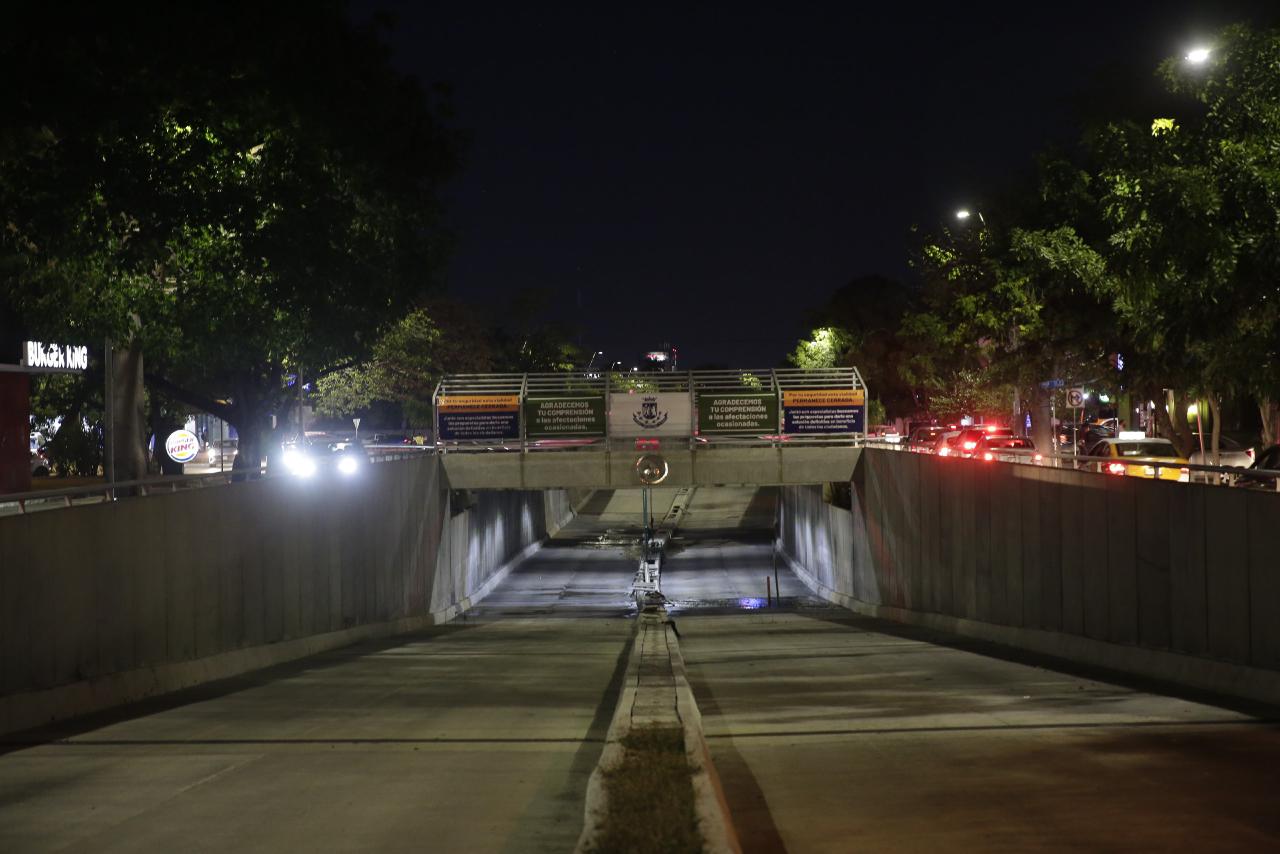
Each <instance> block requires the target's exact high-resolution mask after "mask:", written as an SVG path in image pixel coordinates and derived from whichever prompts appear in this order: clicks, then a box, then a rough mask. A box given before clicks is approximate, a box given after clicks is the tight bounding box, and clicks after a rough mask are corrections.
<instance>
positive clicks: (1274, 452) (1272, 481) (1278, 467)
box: [1235, 445, 1280, 491]
mask: <svg viewBox="0 0 1280 854" xmlns="http://www.w3.org/2000/svg"><path fill="white" fill-rule="evenodd" d="M1264 471H1266V472H1280V445H1272V446H1271V447H1270V448H1265V449H1263V450H1262V451H1261V452H1260V453H1258V455H1257V458H1256V459H1255V460H1254V461H1253V465H1251V466H1249V468H1247V469H1245V470H1244V471H1242V472H1240V474H1239V475H1237V476H1236V482H1235V485H1236V486H1242V487H1245V488H1246V489H1267V490H1276V491H1280V476H1277V475H1272V474H1262V472H1264Z"/></svg>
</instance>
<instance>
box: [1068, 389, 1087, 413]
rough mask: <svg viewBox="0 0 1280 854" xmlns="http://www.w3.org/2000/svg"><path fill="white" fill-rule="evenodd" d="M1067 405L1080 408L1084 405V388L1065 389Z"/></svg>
mask: <svg viewBox="0 0 1280 854" xmlns="http://www.w3.org/2000/svg"><path fill="white" fill-rule="evenodd" d="M1067 406H1069V407H1071V408H1072V409H1080V408H1081V407H1083V406H1084V389H1082V388H1069V389H1067Z"/></svg>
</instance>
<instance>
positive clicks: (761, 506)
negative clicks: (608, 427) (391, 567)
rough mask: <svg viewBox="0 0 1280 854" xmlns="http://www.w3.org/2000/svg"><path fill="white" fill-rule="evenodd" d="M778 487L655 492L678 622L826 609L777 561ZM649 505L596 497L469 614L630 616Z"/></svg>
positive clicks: (619, 495) (666, 582) (608, 494)
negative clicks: (718, 614) (691, 617)
mask: <svg viewBox="0 0 1280 854" xmlns="http://www.w3.org/2000/svg"><path fill="white" fill-rule="evenodd" d="M779 498H780V493H779V490H778V488H777V487H773V486H732V487H729V486H723V487H693V488H675V487H652V488H650V494H649V499H648V509H649V513H650V516H651V518H652V521H653V524H654V526H655V529H656V530H657V531H658V532H659V535H660V536H662V537H664V539H665V540H666V546H665V549H664V558H663V564H662V577H661V578H662V580H661V591H662V593H663V595H664V596H665V597H666V599H667V602H668V608H669V610H670V611H672V612H673V613H690V612H695V611H706V610H716V611H724V610H728V611H737V610H744V611H754V610H758V609H763V608H769V607H788V608H795V607H809V606H820V605H821V604H822V603H821V602H820V600H818V599H816V598H815V597H813V595H812V594H811V593H810V591H809V590H808V589H807V588H806V587H805V586H804V584H803V583H802V582H801V581H800V580H799V579H798V578H797V577H796V576H795V575H794V574H793V573H792V572H791V570H790V569H789V568H787V566H786V565H785V563H783V562H781V561H779V560H778V559H777V558H776V557H775V554H774V529H775V523H776V517H777V509H778V501H779ZM644 510H645V499H644V497H643V493H642V490H641V489H639V488H627V489H599V490H595V491H593V492H591V493H590V494H588V495H587V496H586V497H585V498H584V499H583V500H582V501H581V502H580V504H579V505H578V507H577V512H576V515H575V518H574V519H573V520H572V521H570V522H569V523H568V524H566V525H565V526H564V527H563V528H562V529H561V530H559V531H558V532H557V533H556V534H555V536H553V537H551V538H549V539H548V540H547V541H546V542H545V543H544V544H543V547H542V548H541V550H539V551H538V552H537V553H536V554H534V555H533V556H532V557H530V558H529V559H527V560H525V561H523V562H521V563H520V564H519V565H517V566H515V567H514V568H513V569H512V571H511V573H510V574H509V575H508V576H507V578H506V579H505V580H504V581H503V582H502V583H501V584H500V585H498V586H497V587H496V588H495V589H494V590H493V592H492V593H490V594H489V595H488V596H487V597H486V598H485V599H484V600H482V601H481V602H480V603H479V604H478V605H477V606H476V607H475V608H474V609H473V610H472V611H471V612H470V615H469V616H470V618H478V619H483V618H496V617H500V616H513V615H516V614H519V615H525V616H529V615H538V614H541V615H547V616H589V615H595V616H629V615H632V614H634V613H635V610H636V600H635V596H634V594H633V592H632V583H633V580H634V576H635V572H636V568H637V563H638V560H639V541H640V535H641V533H642V530H643V528H644V520H645V515H644Z"/></svg>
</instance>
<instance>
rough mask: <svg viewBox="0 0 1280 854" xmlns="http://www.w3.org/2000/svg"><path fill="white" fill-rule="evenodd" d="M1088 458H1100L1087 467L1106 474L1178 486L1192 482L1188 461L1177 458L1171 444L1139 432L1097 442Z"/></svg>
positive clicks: (1127, 432) (1126, 432) (1124, 432)
mask: <svg viewBox="0 0 1280 854" xmlns="http://www.w3.org/2000/svg"><path fill="white" fill-rule="evenodd" d="M1087 456H1090V457H1103V458H1104V459H1102V460H1100V461H1095V462H1091V463H1090V466H1091V467H1092V466H1093V465H1096V466H1097V467H1098V470H1099V471H1102V472H1105V473H1106V474H1114V475H1125V476H1128V477H1145V478H1149V479H1158V480H1176V481H1178V482H1180V483H1186V482H1187V481H1189V480H1190V479H1191V470H1190V469H1188V468H1187V461H1186V460H1185V459H1183V458H1182V457H1180V456H1178V451H1177V449H1176V448H1175V447H1174V446H1173V443H1172V442H1170V441H1169V440H1168V439H1157V438H1152V437H1150V436H1148V435H1147V434H1145V433H1142V432H1140V431H1132V432H1130V431H1122V432H1121V433H1120V435H1119V436H1117V437H1115V438H1114V439H1099V440H1098V441H1097V442H1095V443H1094V444H1093V445H1091V446H1090V447H1089V451H1088V453H1087Z"/></svg>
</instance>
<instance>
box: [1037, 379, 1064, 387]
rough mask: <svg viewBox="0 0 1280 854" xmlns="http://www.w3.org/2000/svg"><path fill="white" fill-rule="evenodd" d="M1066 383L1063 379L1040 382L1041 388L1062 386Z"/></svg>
mask: <svg viewBox="0 0 1280 854" xmlns="http://www.w3.org/2000/svg"><path fill="white" fill-rule="evenodd" d="M1064 385H1066V383H1065V382H1063V381H1062V380H1045V381H1044V382H1042V383H1040V388H1062V387H1063V386H1064Z"/></svg>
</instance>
